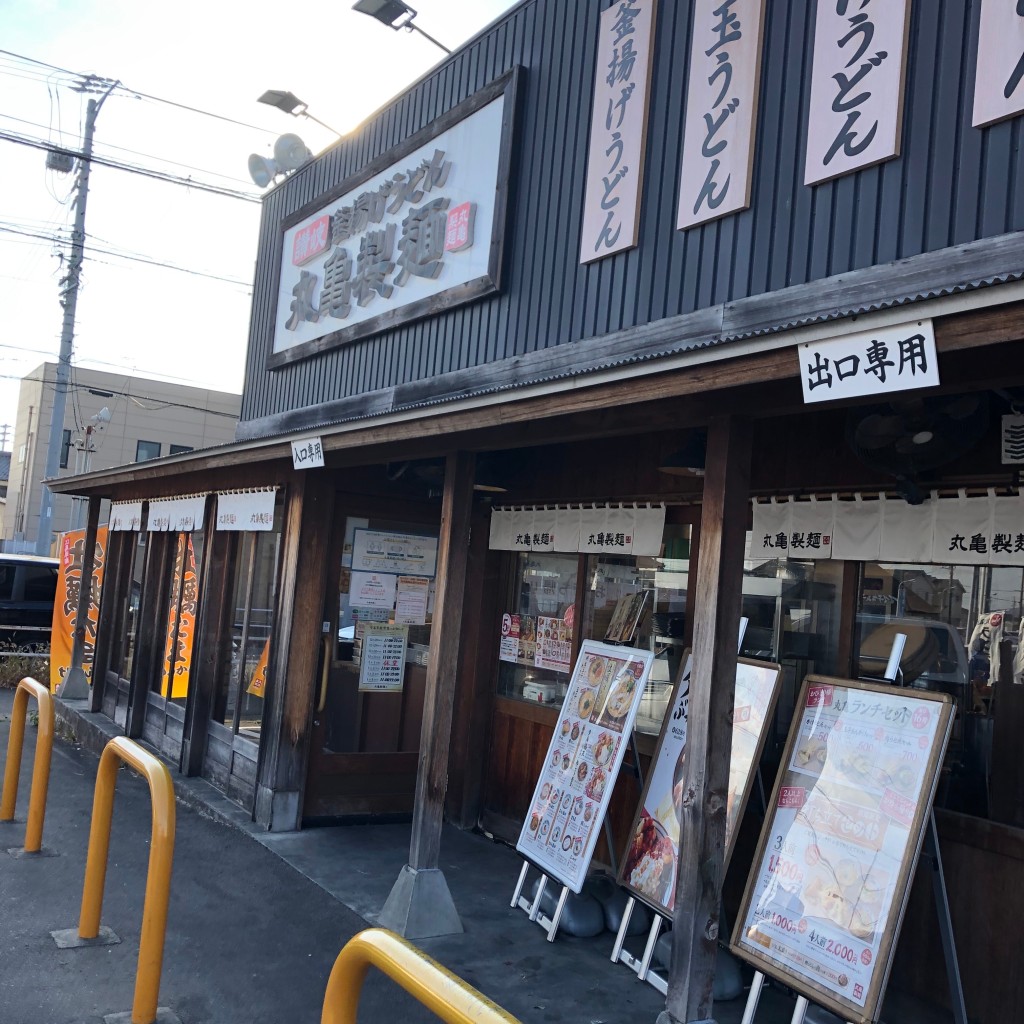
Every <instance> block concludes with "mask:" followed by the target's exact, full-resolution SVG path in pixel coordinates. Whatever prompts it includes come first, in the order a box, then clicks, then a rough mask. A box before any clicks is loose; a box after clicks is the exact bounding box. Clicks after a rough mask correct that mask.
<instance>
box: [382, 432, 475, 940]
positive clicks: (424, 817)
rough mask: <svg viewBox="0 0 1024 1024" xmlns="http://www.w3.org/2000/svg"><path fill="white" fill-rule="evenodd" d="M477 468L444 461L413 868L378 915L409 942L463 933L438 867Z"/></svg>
mask: <svg viewBox="0 0 1024 1024" xmlns="http://www.w3.org/2000/svg"><path fill="white" fill-rule="evenodd" d="M474 468H475V459H474V456H473V455H471V454H469V453H467V452H453V453H451V454H449V455H448V458H447V460H446V463H445V474H444V496H443V498H442V500H441V534H440V537H439V539H438V549H437V593H436V596H435V600H434V618H433V623H432V627H431V633H432V636H431V651H430V663H429V665H428V667H427V689H426V695H425V697H424V701H423V727H422V730H421V732H420V756H419V766H418V770H417V774H416V805H415V807H414V808H413V817H412V839H411V841H410V844H409V863H408V864H407V865H406V866H405V868H403V869H402V873H401V874H400V875H399V878H398V881H397V882H396V883H395V886H394V888H393V889H392V890H391V895H390V896H389V897H388V900H387V903H386V904H385V905H384V909H383V911H382V912H381V916H380V924H381V925H383V926H384V927H386V928H391V929H392V930H393V931H396V932H398V933H399V934H401V935H404V936H405V937H406V938H410V939H411V938H426V937H428V936H431V935H447V934H452V933H454V932H461V931H462V923H461V921H460V920H459V917H458V913H457V912H456V910H455V904H454V903H453V902H452V898H451V894H450V893H449V892H448V885H447V883H446V882H445V880H444V875H443V873H442V872H441V871H440V870H439V869H438V866H437V864H438V855H439V852H440V847H441V821H442V816H443V812H444V798H445V792H446V789H447V784H448V753H449V747H450V742H451V728H452V708H453V705H454V703H455V681H456V677H457V674H458V660H459V641H460V639H461V635H462V617H463V614H464V604H465V589H466V566H467V563H468V558H469V535H470V520H471V516H472V510H473V474H474Z"/></svg>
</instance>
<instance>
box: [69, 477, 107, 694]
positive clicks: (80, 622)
mask: <svg viewBox="0 0 1024 1024" xmlns="http://www.w3.org/2000/svg"><path fill="white" fill-rule="evenodd" d="M99 523H100V499H99V498H96V497H92V498H90V499H89V519H88V522H87V523H86V527H85V540H84V542H83V544H82V577H81V585H80V587H79V590H78V607H77V608H76V609H75V632H74V636H73V639H72V643H71V665H70V666H69V667H68V674H67V675H66V676H65V677H64V682H63V683H61V686H60V696H61V698H62V699H63V700H86V699H88V697H89V680H88V679H87V678H86V675H85V671H84V670H83V668H82V659H83V657H84V655H85V634H86V632H87V630H88V629H89V602H90V598H91V597H92V570H93V564H94V562H95V561H96V531H97V530H98V529H99ZM95 654H96V637H95V636H94V637H93V656H94V658H95Z"/></svg>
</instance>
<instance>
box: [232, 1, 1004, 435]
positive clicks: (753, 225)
mask: <svg viewBox="0 0 1024 1024" xmlns="http://www.w3.org/2000/svg"><path fill="white" fill-rule="evenodd" d="M608 6H609V4H608V3H607V2H604V0H558V2H555V0H526V2H523V3H521V4H519V5H518V6H516V7H515V8H513V9H512V10H511V11H510V12H509V13H508V15H507V16H505V17H504V18H503V19H501V20H500V21H498V22H497V23H495V24H494V25H493V26H492V27H491V28H490V29H489V30H487V31H486V32H484V33H482V34H481V35H480V36H478V37H477V38H476V39H475V40H473V41H472V42H471V43H470V44H469V45H468V46H466V47H464V48H463V49H462V50H460V51H458V52H457V53H456V54H453V55H452V56H451V57H450V58H449V59H448V60H446V61H445V62H444V63H443V64H441V65H440V66H439V67H438V68H437V69H436V70H435V71H434V72H432V73H430V74H429V75H428V76H426V77H425V78H424V79H422V80H421V81H420V82H419V83H417V84H416V85H415V86H414V87H413V88H412V89H410V90H409V91H408V92H406V93H404V94H403V95H402V96H400V97H399V98H397V99H396V100H395V101H394V102H393V103H391V104H390V105H389V106H387V107H386V108H384V109H383V110H382V111H381V112H380V113H379V114H378V115H377V116H376V117H375V118H373V119H372V120H371V121H369V122H368V123H367V124H366V125H365V126H364V127H363V128H362V129H360V130H359V131H358V132H357V133H355V134H353V136H351V137H349V138H347V139H344V140H342V141H341V142H339V143H338V145H337V146H335V147H334V148H333V149H332V150H330V151H329V152H327V153H325V154H324V155H323V156H322V157H320V158H319V159H318V160H316V161H315V162H313V163H311V164H310V165H307V166H306V167H304V168H302V169H301V170H299V171H298V172H296V173H295V174H293V175H292V176H291V177H290V178H289V179H287V180H286V181H285V183H284V184H283V185H281V186H280V187H278V188H277V189H275V190H274V191H273V192H271V193H270V194H269V195H268V196H267V198H266V200H265V202H264V209H263V220H262V226H261V232H260V242H259V253H260V256H259V260H258V263H257V268H256V279H255V297H254V303H253V318H252V324H251V328H250V330H251V333H250V345H249V356H248V364H247V369H246V378H245V392H244V399H243V406H242V416H241V424H240V427H239V436H240V437H243V438H244V437H255V436H260V435H266V434H272V433H274V432H277V431H279V430H282V429H287V428H289V427H296V426H311V425H316V424H317V423H321V422H330V421H333V420H337V419H341V418H346V417H347V416H359V415H365V414H367V413H371V412H374V411H383V410H384V409H392V408H395V407H396V406H399V405H403V404H406V405H407V404H414V403H416V402H423V401H430V400H431V399H436V398H438V397H442V396H451V395H453V394H459V393H463V394H464V393H466V392H467V391H469V390H472V389H473V388H474V387H475V386H476V384H477V382H479V383H481V384H485V385H486V386H488V387H494V388H501V387H503V386H509V385H514V384H515V383H516V382H517V380H520V379H522V376H523V373H524V370H523V366H524V365H525V364H526V363H530V362H534V361H536V357H533V356H531V355H530V354H531V353H542V352H543V351H544V350H552V349H554V348H556V347H558V346H566V345H571V344H573V343H584V345H583V346H581V347H580V348H578V349H574V350H573V353H574V355H573V361H574V362H575V363H576V364H577V365H579V366H582V368H583V369H585V368H586V365H585V364H586V361H587V358H588V355H587V351H586V348H589V347H590V346H588V345H587V343H588V340H589V339H599V338H602V337H604V336H609V335H610V336H611V337H608V338H606V341H605V342H604V343H597V342H594V343H593V347H594V351H595V354H596V352H597V350H598V349H600V350H601V351H602V353H603V355H602V358H603V359H604V360H605V363H607V362H608V361H609V360H614V358H615V357H616V356H619V357H627V358H628V357H629V356H630V355H631V354H632V353H633V352H634V348H633V346H634V345H635V341H636V338H635V334H636V331H635V330H633V329H636V328H644V327H645V325H651V324H656V323H657V322H659V321H661V322H664V323H665V326H666V327H670V328H671V325H673V324H674V323H677V322H679V321H677V320H674V319H673V318H684V317H686V318H688V323H689V325H690V329H689V333H690V335H691V337H690V338H689V339H688V340H686V342H685V343H686V344H689V345H691V346H692V345H693V344H694V343H695V339H697V338H699V336H700V335H701V332H702V331H703V332H705V333H706V335H708V336H711V335H717V338H716V340H722V339H723V338H726V340H727V335H728V332H727V331H724V332H723V330H722V328H721V320H722V319H723V316H724V314H723V315H720V316H718V317H717V319H716V318H711V319H709V320H708V322H707V323H706V324H704V323H702V321H701V319H700V318H699V317H697V318H692V317H689V315H690V314H694V313H695V312H696V311H701V310H708V309H709V308H712V307H717V308H718V309H719V310H728V309H729V308H730V304H733V303H736V302H737V300H745V299H747V300H749V299H751V298H752V297H756V296H760V295H766V294H769V293H775V292H778V291H779V290H781V289H786V288H790V287H792V286H799V285H808V284H810V283H812V282H816V281H822V280H823V279H827V278H836V277H837V276H838V275H849V274H850V273H851V272H853V271H862V272H865V271H866V268H871V267H877V266H879V265H884V264H888V263H891V262H892V261H897V260H905V259H908V258H913V257H917V256H919V255H921V254H924V253H929V252H935V251H938V250H945V249H949V248H951V247H961V249H962V248H963V247H965V246H966V247H967V249H970V248H971V247H970V246H969V245H967V244H968V243H972V242H976V241H978V240H980V239H987V238H994V237H996V236H1004V238H1003V239H1002V240H1001V244H1002V246H1003V249H1004V250H1006V249H1007V248H1008V249H1009V250H1010V251H1011V252H1012V251H1013V250H1014V249H1016V250H1017V251H1018V252H1019V250H1020V246H1019V244H1017V241H1018V240H1014V239H1007V238H1006V237H1005V236H1006V235H1007V234H1009V233H1012V232H1017V231H1021V230H1024V167H1022V158H1021V155H1020V134H1021V119H1020V118H1013V119H1011V120H1009V121H1005V122H1002V123H1000V124H996V125H994V126H991V127H988V128H983V129H977V128H973V127H972V126H971V99H972V96H973V90H974V75H975V53H976V48H977V34H978V14H979V6H980V5H979V3H978V2H977V0H927V2H920V0H918V2H915V3H913V4H912V12H911V25H910V42H909V52H908V61H907V74H906V90H905V98H904V116H903V137H902V144H901V149H900V151H901V155H900V156H899V157H897V158H895V159H892V160H889V161H887V162H885V163H883V164H881V165H878V166H875V167H871V168H868V169H865V170H862V171H858V172H855V173H852V174H849V175H847V176H845V177H841V178H839V179H837V180H835V181H832V182H828V183H825V184H821V185H818V186H814V187H808V186H805V185H804V184H803V162H804V151H805V141H806V139H805V136H806V130H807V109H808V104H809V93H810V68H811V53H812V47H813V31H814V10H815V6H814V3H813V2H812V0H767V4H766V11H765V25H764V44H763V45H764V51H763V60H762V73H761V90H760V100H759V109H758V118H757V127H756V137H755V150H754V161H755V163H754V174H753V187H752V199H751V206H750V208H749V209H748V210H745V211H743V212H741V213H738V214H734V215H731V216H726V217H724V218H722V219H721V220H719V221H714V222H712V223H710V224H706V225H703V226H700V227H696V228H693V229H691V230H688V231H678V230H677V229H676V227H675V220H676V202H677V198H676V197H677V191H678V183H679V165H680V159H681V147H682V134H683V132H682V126H683V118H684V112H685V102H686V79H687V61H686V55H687V54H688V52H689V45H690V33H691V5H690V4H689V3H684V2H678V3H677V2H674V0H662V2H661V3H660V4H659V8H658V13H657V21H656V30H655V47H654V68H653V76H652V87H651V105H650V117H649V124H648V133H647V158H646V167H645V182H644V189H643V209H642V216H641V225H640V236H639V245H638V246H637V247H636V248H635V249H632V250H629V251H627V252H624V253H621V254H619V255H616V256H611V257H608V258H605V259H602V260H600V261H597V262H595V263H592V264H590V265H587V266H581V265H580V263H579V261H578V253H579V245H580V228H581V208H582V193H583V187H584V177H585V172H586V161H587V145H588V138H589V126H590V110H591V100H592V88H593V80H594V61H595V56H596V42H597V33H598V19H599V16H600V14H601V11H602V10H603V9H604V8H606V7H608ZM517 66H520V67H522V68H523V73H522V75H521V79H520V83H519V85H520V88H519V97H518V111H517V116H516V144H515V148H514V150H513V154H512V162H511V168H510V183H509V188H510V205H509V215H508V221H507V223H506V227H505V239H504V245H505V250H504V265H503V279H502V288H501V291H500V293H498V294H496V295H492V296H489V297H485V298H482V299H480V300H478V301H475V302H472V303H470V304H467V305H464V306H461V307H459V308H455V309H452V310H449V311H446V312H442V313H439V314H437V315H433V316H431V317H429V318H425V319H422V320H419V321H417V322H414V323H411V324H406V325H404V326H401V327H398V328H396V329H393V330H389V331H387V332H385V333H382V334H379V335H377V336H374V337H371V338H365V339H362V340H358V341H354V342H351V343H349V344H346V345H343V346H340V347H337V348H334V349H333V350H331V351H327V352H324V353H321V354H319V355H316V356H313V357H310V358H308V359H304V360H301V361H297V362H294V363H292V364H290V365H286V366H282V367H280V368H277V369H268V366H267V360H268V355H269V353H270V346H271V335H272V324H273V319H274V303H275V297H276V280H275V268H274V254H275V253H276V252H277V250H279V248H280V238H281V231H282V224H283V223H284V222H285V221H286V220H287V219H288V218H289V217H291V216H293V215H294V214H296V213H297V212H298V211H300V210H303V209H305V208H307V207H311V206H314V205H315V204H316V202H317V200H318V197H321V196H323V195H324V194H325V193H328V192H330V191H331V190H336V189H337V188H338V187H339V186H340V185H341V183H342V182H344V181H345V180H346V179H348V178H351V177H354V176H357V175H358V174H359V172H360V170H361V169H362V168H364V167H365V166H366V165H367V164H369V163H370V162H372V161H373V160H375V159H376V158H378V157H381V156H382V155H384V154H386V153H387V152H388V151H389V150H390V149H392V148H393V147H396V146H398V145H399V144H400V143H402V142H403V140H405V139H407V138H408V137H409V136H411V135H413V134H414V133H416V132H417V131H419V130H421V129H423V128H425V127H426V126H427V125H429V124H430V123H431V122H432V121H433V120H435V119H436V118H438V117H441V116H442V115H443V114H445V113H446V112H447V111H449V110H451V109H452V108H454V107H455V106H457V105H458V104H459V103H460V102H462V101H464V100H465V99H467V98H468V97H470V96H472V95H473V94H474V93H475V92H477V91H478V90H480V89H481V88H483V87H484V86H485V85H487V84H488V83H490V82H492V81H494V80H495V79H497V78H499V77H500V76H502V75H504V74H506V73H507V72H509V71H510V70H511V69H513V68H515V67H517ZM977 252H978V253H980V254H983V253H984V248H983V247H982V248H980V249H978V250H977ZM1009 262H1010V263H1012V259H1011V260H1010V261H1009ZM1022 262H1024V261H1021V260H1017V265H1018V266H1019V265H1020V264H1021V263H1022ZM935 263H936V266H937V269H938V268H940V267H941V263H942V260H938V261H935ZM1008 265H1009V264H1008ZM989 270H992V272H993V273H995V270H994V269H992V268H987V267H982V268H981V269H980V270H978V271H977V276H978V277H979V279H980V280H982V279H984V278H985V276H986V274H987V273H988V271H989ZM983 271H984V272H983ZM858 276H859V277H860V278H862V279H864V280H867V279H868V278H869V277H870V278H872V279H874V280H883V279H884V278H885V277H886V275H885V274H884V273H876V274H874V275H871V274H867V273H861V274H860V275H858ZM972 276H974V275H973V273H972V272H969V273H968V274H967V277H966V278H965V277H964V276H963V275H959V277H958V279H959V281H960V282H963V281H965V280H970V279H971V278H972ZM819 292H820V289H819ZM791 294H793V297H794V299H795V300H797V302H798V304H799V294H800V293H799V289H798V290H796V292H795V293H791ZM817 301H818V304H819V306H820V303H821V296H820V294H818V295H817ZM871 301H872V302H875V303H876V304H878V303H883V302H884V297H882V298H876V297H872V298H871ZM855 307H856V304H852V305H847V306H843V307H842V308H839V307H837V310H836V312H835V313H832V314H831V315H836V313H841V312H848V311H850V310H852V309H854V308H855ZM820 315H830V314H829V313H828V311H827V310H825V311H822V312H821V314H820ZM758 316H761V317H762V318H764V316H765V314H764V312H763V310H762V312H761V313H759V314H758ZM797 316H798V314H797V313H796V312H794V311H790V312H788V313H787V318H788V321H789V322H792V321H793V320H794V319H795V318H797ZM755 319H756V318H755ZM767 319H768V320H770V319H771V317H770V316H769V317H768V318H767ZM782 323H783V321H782V320H781V319H780V320H779V321H778V326H781V325H782ZM684 333H686V332H685V331H683V330H682V329H681V328H680V330H679V331H676V330H675V329H674V328H672V329H669V330H666V331H664V332H662V334H663V335H667V337H663V339H662V340H661V341H660V342H659V347H658V351H659V352H665V351H671V350H672V348H673V346H674V344H675V342H674V340H673V339H674V338H675V337H677V336H680V340H679V345H682V344H683V343H684V339H682V338H681V335H683V334H684ZM584 346H586V347H584ZM523 357H525V360H524V358H523ZM581 360H582V362H581ZM502 361H504V362H502ZM485 364H492V365H491V366H490V369H489V371H488V372H486V373H484V372H480V371H477V372H473V370H474V368H477V367H482V366H484V365H485ZM466 371H469V372H466ZM538 372H540V369H539V367H538ZM446 374H447V375H453V374H454V375H455V376H454V377H452V376H449V377H448V378H446V379H442V375H446ZM416 382H419V383H418V384H417V383H416ZM409 385H413V386H411V387H410V386H409ZM389 389H390V390H389ZM395 389H401V390H400V391H396V390H395ZM375 393H376V394H377V396H378V397H377V398H376V399H374V398H371V397H369V396H372V395H374V394H375ZM396 395H400V396H401V397H399V398H397V399H396ZM357 396H366V397H364V399H363V400H362V401H354V400H355V399H356V398H357Z"/></svg>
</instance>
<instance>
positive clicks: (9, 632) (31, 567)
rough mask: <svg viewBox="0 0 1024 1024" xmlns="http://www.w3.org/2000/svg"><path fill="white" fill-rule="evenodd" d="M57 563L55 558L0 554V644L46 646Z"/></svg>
mask: <svg viewBox="0 0 1024 1024" xmlns="http://www.w3.org/2000/svg"><path fill="white" fill-rule="evenodd" d="M59 566H60V562H59V561H58V560H57V559H56V558H43V557H41V556H39V555H8V554H2V553H0V644H3V645H5V646H6V645H8V644H14V645H16V646H18V647H29V646H32V647H36V646H39V647H46V646H48V645H49V643H50V627H51V625H52V623H53V601H54V596H55V595H56V593H57V572H58V568H59Z"/></svg>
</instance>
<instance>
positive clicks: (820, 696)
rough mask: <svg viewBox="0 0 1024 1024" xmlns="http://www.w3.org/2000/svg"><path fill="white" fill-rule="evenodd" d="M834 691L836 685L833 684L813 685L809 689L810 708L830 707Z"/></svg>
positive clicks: (808, 700) (808, 701)
mask: <svg viewBox="0 0 1024 1024" xmlns="http://www.w3.org/2000/svg"><path fill="white" fill-rule="evenodd" d="M834 693H835V687H833V686H812V687H811V688H810V689H809V690H808V691H807V706H808V707H809V708H830V707H832V695H833V694H834Z"/></svg>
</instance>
